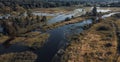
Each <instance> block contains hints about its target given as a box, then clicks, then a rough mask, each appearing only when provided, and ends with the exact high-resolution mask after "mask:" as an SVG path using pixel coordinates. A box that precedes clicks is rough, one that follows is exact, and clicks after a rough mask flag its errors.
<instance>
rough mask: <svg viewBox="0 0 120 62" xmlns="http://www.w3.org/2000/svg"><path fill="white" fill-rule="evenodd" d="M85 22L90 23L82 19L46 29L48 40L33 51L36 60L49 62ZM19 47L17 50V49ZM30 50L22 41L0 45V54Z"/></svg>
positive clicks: (78, 31)
mask: <svg viewBox="0 0 120 62" xmlns="http://www.w3.org/2000/svg"><path fill="white" fill-rule="evenodd" d="M114 14H116V13H110V14H107V15H103V16H102V18H106V17H110V16H111V15H114ZM71 15H73V14H70V15H64V17H63V18H61V17H60V16H62V15H58V16H56V19H54V18H53V20H54V21H57V20H60V21H61V20H63V19H64V18H65V17H68V16H70V17H71ZM86 24H92V20H91V19H87V20H84V21H82V22H78V23H74V24H69V25H64V26H61V27H58V28H55V29H52V30H48V31H47V33H49V34H50V37H49V39H48V41H46V43H45V45H44V46H43V47H41V48H40V49H38V50H35V51H33V52H34V53H36V54H37V55H38V58H37V60H36V62H51V60H52V58H53V57H54V55H55V54H56V53H57V52H58V50H59V49H60V48H61V47H62V46H64V44H66V43H68V42H69V41H68V40H67V37H68V36H72V35H73V34H78V33H81V32H83V31H84V30H83V28H82V26H84V25H86ZM18 49H19V50H18ZM26 50H30V49H29V48H28V47H27V46H24V45H22V43H19V44H18V43H17V44H14V45H10V46H9V47H7V48H3V45H0V54H4V53H10V52H20V51H26Z"/></svg>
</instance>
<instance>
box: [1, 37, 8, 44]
mask: <svg viewBox="0 0 120 62" xmlns="http://www.w3.org/2000/svg"><path fill="white" fill-rule="evenodd" d="M7 39H9V37H8V36H1V37H0V44H1V43H3V42H4V41H6V40H7Z"/></svg>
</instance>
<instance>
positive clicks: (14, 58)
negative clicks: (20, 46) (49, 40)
mask: <svg viewBox="0 0 120 62" xmlns="http://www.w3.org/2000/svg"><path fill="white" fill-rule="evenodd" d="M36 59H37V55H36V54H34V53H33V52H30V51H25V52H14V53H7V54H2V55H0V62H34V61H35V60H36Z"/></svg>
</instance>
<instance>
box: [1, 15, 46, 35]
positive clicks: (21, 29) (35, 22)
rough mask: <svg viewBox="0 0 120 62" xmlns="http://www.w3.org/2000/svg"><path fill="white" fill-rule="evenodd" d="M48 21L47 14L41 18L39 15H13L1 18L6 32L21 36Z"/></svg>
mask: <svg viewBox="0 0 120 62" xmlns="http://www.w3.org/2000/svg"><path fill="white" fill-rule="evenodd" d="M45 22H46V16H43V17H42V18H40V17H39V16H34V15H33V16H27V17H24V16H23V17H11V18H9V19H1V20H0V23H1V25H2V27H3V28H4V34H5V35H9V36H19V34H22V33H26V32H28V31H31V30H33V29H34V28H36V27H38V26H40V23H41V24H43V23H45Z"/></svg>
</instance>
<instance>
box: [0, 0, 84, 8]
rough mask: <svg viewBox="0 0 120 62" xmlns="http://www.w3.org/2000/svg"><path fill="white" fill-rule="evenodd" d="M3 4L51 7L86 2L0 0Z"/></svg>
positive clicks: (25, 6)
mask: <svg viewBox="0 0 120 62" xmlns="http://www.w3.org/2000/svg"><path fill="white" fill-rule="evenodd" d="M0 2H1V3H2V5H5V6H10V7H13V8H14V6H16V5H17V4H18V5H20V6H22V7H24V8H27V9H28V8H49V7H60V6H71V5H78V4H82V3H84V2H78V1H67V2H66V1H60V2H56V1H55V2H54V1H51V2H50V1H44V0H0Z"/></svg>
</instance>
